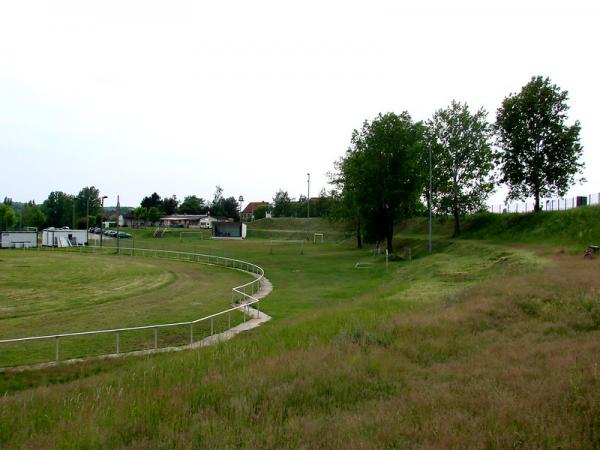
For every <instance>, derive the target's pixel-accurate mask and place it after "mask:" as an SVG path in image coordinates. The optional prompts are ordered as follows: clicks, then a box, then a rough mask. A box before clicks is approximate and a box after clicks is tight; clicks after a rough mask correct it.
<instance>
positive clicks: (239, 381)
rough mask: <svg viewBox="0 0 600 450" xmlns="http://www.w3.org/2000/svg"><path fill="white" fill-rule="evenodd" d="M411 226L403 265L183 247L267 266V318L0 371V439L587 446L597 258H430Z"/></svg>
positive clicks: (323, 253)
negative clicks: (233, 333)
mask: <svg viewBox="0 0 600 450" xmlns="http://www.w3.org/2000/svg"><path fill="white" fill-rule="evenodd" d="M292 225H293V224H292ZM292 225H289V226H292ZM277 226H281V223H279V224H277ZM289 226H288V228H283V229H288V230H290V228H289ZM294 226H295V225H294ZM319 226H323V225H322V224H319ZM417 228H418V227H415V229H414V232H413V233H408V232H406V230H405V231H404V232H403V233H402V234H401V235H399V238H398V240H397V241H396V242H395V244H396V246H397V248H401V247H402V246H404V245H410V246H411V247H413V248H414V253H413V254H414V256H415V259H414V260H413V261H410V262H408V261H401V260H397V261H393V262H391V263H390V265H389V267H388V269H387V271H386V266H385V263H384V260H383V257H382V256H381V255H373V254H372V253H371V252H370V250H369V249H364V250H357V249H354V248H352V247H351V246H350V245H338V244H333V243H327V244H323V245H313V244H310V245H308V244H305V245H304V246H303V251H302V252H300V247H299V246H295V245H294V244H289V245H287V246H286V245H282V246H279V247H277V248H271V246H270V244H269V240H268V239H251V240H247V241H244V242H239V241H236V242H227V241H225V242H223V241H218V242H212V241H208V242H200V241H199V240H198V242H192V241H190V242H187V243H186V245H188V246H189V247H190V248H193V247H194V246H196V245H198V246H202V247H203V248H204V249H205V250H207V251H212V252H220V253H222V254H225V255H227V256H235V257H240V258H242V259H247V260H249V261H253V262H255V263H257V264H259V265H261V266H262V267H264V268H265V270H266V273H267V276H268V277H269V278H270V279H271V281H272V282H273V285H274V291H273V293H272V294H271V295H270V296H268V297H267V298H266V299H265V300H264V302H263V308H264V309H265V310H266V311H267V313H269V314H271V315H272V316H273V318H274V320H272V321H270V322H268V323H266V324H265V325H263V326H261V327H260V328H258V329H256V330H253V331H251V332H248V333H244V334H242V335H240V336H238V337H236V338H235V339H233V340H231V341H228V342H226V343H223V344H220V345H218V346H216V347H212V348H206V349H202V350H199V351H191V352H182V353H177V354H160V355H152V356H145V357H136V358H129V359H127V360H120V361H117V362H114V361H95V362H88V363H83V364H81V365H78V366H76V367H62V368H61V367H59V368H53V369H45V370H40V371H35V372H23V373H14V372H11V373H3V374H2V376H1V377H0V386H1V387H2V388H3V390H4V391H5V392H8V393H9V394H8V395H5V396H4V397H3V398H1V399H0V446H5V447H8V448H20V447H39V448H124V447H127V448H232V447H240V448H373V449H375V448H449V447H454V448H480V447H486V448H550V447H552V448H598V446H599V445H600V421H599V420H598V417H600V406H599V405H600V380H599V378H598V376H599V375H598V370H597V364H598V362H597V355H598V354H600V344H599V343H600V339H599V338H600V319H599V317H600V316H599V315H598V311H600V298H599V295H598V293H599V292H600V280H599V279H598V276H597V274H598V270H599V269H600V266H599V264H600V259H596V260H591V261H588V260H583V259H582V258H581V257H580V256H573V255H568V254H564V253H559V252H555V251H552V252H551V251H546V252H545V253H544V256H541V255H539V254H537V253H535V252H533V251H531V250H529V249H528V247H527V246H524V245H520V246H519V247H515V246H506V245H503V244H500V243H499V242H500V241H496V242H492V243H489V242H482V241H480V240H450V239H443V238H440V237H438V238H437V239H436V241H435V243H434V249H435V254H434V255H433V256H427V254H426V252H425V248H426V247H425V241H424V240H423V239H422V237H421V236H420V234H419V233H420V231H419V230H418V229H417ZM274 229H279V228H274ZM291 231H294V230H293V229H292V230H291ZM299 231H300V232H303V231H304V230H299ZM143 233H145V232H144V231H136V238H137V239H139V240H140V241H141V240H143V239H144V235H143ZM155 242H156V244H157V245H160V246H161V247H162V248H173V249H179V248H181V245H182V244H180V243H179V240H178V238H177V237H166V238H162V239H156V240H155ZM151 243H152V241H149V244H151ZM0 255H2V254H1V253H0ZM356 262H370V263H372V266H371V267H370V268H369V269H363V270H358V269H355V268H354V265H355V264H356Z"/></svg>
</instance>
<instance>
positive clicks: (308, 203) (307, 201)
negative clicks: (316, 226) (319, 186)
mask: <svg viewBox="0 0 600 450" xmlns="http://www.w3.org/2000/svg"><path fill="white" fill-rule="evenodd" d="M306 175H307V176H308V180H307V182H308V195H307V196H306V217H307V218H310V173H307V174H306Z"/></svg>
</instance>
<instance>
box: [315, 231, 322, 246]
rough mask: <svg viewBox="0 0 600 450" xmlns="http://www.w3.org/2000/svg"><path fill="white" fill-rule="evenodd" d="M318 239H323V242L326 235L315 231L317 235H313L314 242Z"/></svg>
mask: <svg viewBox="0 0 600 450" xmlns="http://www.w3.org/2000/svg"><path fill="white" fill-rule="evenodd" d="M317 239H320V240H321V244H322V243H323V242H324V236H323V233H315V235H314V236H313V244H316V243H317Z"/></svg>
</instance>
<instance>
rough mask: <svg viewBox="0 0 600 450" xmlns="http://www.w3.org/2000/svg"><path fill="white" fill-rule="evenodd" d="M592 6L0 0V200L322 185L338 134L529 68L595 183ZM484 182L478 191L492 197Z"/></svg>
mask: <svg viewBox="0 0 600 450" xmlns="http://www.w3.org/2000/svg"><path fill="white" fill-rule="evenodd" d="M599 19H600V6H596V2H591V1H583V0H571V1H568V2H567V1H553V0H550V1H548V0H546V1H537V0H535V1H527V0H520V1H515V0H505V1H481V0H479V1H474V0H461V1H449V0H446V1H442V0H435V1H434V0H426V1H418V2H404V1H379V0H375V1H373V0H371V1H368V2H367V1H361V2H358V1H353V0H346V1H325V0H320V1H312V0H304V1H301V2H300V1H296V2H285V1H281V0H279V1H263V0H256V1H252V2H249V1H238V0H230V1H227V2H204V1H171V2H165V1H153V0H144V1H126V0H119V1H112V0H103V1H102V2H99V1H97V2H91V1H81V0H75V1H61V0H54V1H39V2H33V1H28V0H22V1H18V2H14V1H5V2H2V3H1V4H0V157H1V159H0V168H1V169H2V170H1V175H0V197H2V198H3V197H4V196H8V197H11V198H12V199H13V200H14V201H27V200H35V201H36V202H38V203H41V202H42V201H43V200H44V199H45V198H46V197H47V196H48V194H49V193H50V192H51V191H57V190H59V191H64V192H67V193H72V194H76V193H77V192H78V191H79V190H80V189H81V188H82V187H84V186H91V185H93V186H96V187H98V188H99V189H100V191H101V193H102V195H107V196H108V199H107V201H106V203H105V204H107V205H114V204H115V203H116V196H117V195H119V196H120V200H121V205H123V206H125V205H127V206H136V205H138V204H139V202H140V200H141V199H142V198H143V197H144V196H146V195H150V194H151V193H152V192H155V191H156V192H158V193H159V194H160V195H161V196H171V195H176V196H177V198H179V199H183V198H184V197H185V196H187V195H192V194H194V195H198V196H201V197H203V198H205V199H211V198H212V196H213V193H214V191H215V186H216V185H220V186H221V187H222V188H223V189H224V194H225V195H226V196H230V195H231V196H234V197H235V198H238V197H239V196H240V195H243V196H244V199H245V202H244V203H247V202H248V201H261V200H266V201H269V200H271V199H272V198H273V197H274V195H275V192H276V191H277V190H279V189H283V190H286V191H288V192H289V193H290V195H291V196H293V197H298V196H299V195H301V194H304V195H306V192H307V173H310V174H311V184H310V193H311V196H313V195H317V194H318V192H319V191H320V190H321V189H323V188H326V189H330V188H331V186H329V185H328V184H327V180H328V178H327V173H328V172H330V171H332V170H333V164H334V162H335V161H336V160H337V159H339V158H340V157H341V156H343V154H344V152H345V151H346V149H347V148H348V145H349V143H350V137H351V134H352V130H353V129H355V128H360V126H361V125H362V123H363V121H364V120H365V119H367V120H372V119H373V118H374V117H375V116H376V115H377V114H378V113H380V112H382V113H386V112H390V111H392V112H396V113H400V112H402V111H405V110H406V111H408V112H409V113H410V114H411V116H412V117H413V119H414V120H426V119H428V118H429V117H431V115H432V114H433V113H434V111H435V110H437V109H440V108H444V107H446V106H447V105H448V104H449V103H450V102H451V100H452V99H456V100H458V101H463V102H467V103H468V104H469V106H470V107H471V108H472V109H478V108H480V107H484V108H485V109H486V110H487V111H488V113H489V115H488V119H489V120H490V121H494V119H495V113H496V110H497V108H498V107H499V106H500V104H501V102H502V99H503V98H504V97H506V96H507V95H509V94H510V93H512V92H518V91H519V90H520V89H521V87H522V86H523V85H524V84H526V83H527V82H528V81H529V80H530V79H531V77H532V76H534V75H543V76H548V77H550V79H551V80H552V81H553V82H554V83H556V84H557V85H558V86H560V87H561V88H562V89H565V90H568V91H569V104H570V106H571V110H570V114H569V116H570V123H571V122H572V121H574V120H575V119H577V120H579V121H580V122H581V126H582V131H581V143H582V145H583V147H584V154H583V161H584V163H585V165H586V168H585V171H584V174H583V175H584V176H585V178H587V180H588V181H587V183H586V184H584V185H576V186H574V187H573V188H572V189H571V191H570V192H569V195H579V194H589V193H598V192H600V154H599V153H598V151H597V148H598V146H599V145H600V127H598V126H597V123H598V115H597V112H596V108H597V105H600V88H599V84H598V80H599V79H600V76H599V75H600V74H599V65H598V61H597V60H598V58H597V51H598V50H597V46H598V43H599V42H600V31H599V30H600V27H598V23H599ZM505 192H506V191H505V190H504V189H500V190H499V191H498V192H497V193H496V194H495V195H494V197H493V198H492V199H491V201H492V202H495V203H498V202H501V201H502V200H503V199H504V196H505Z"/></svg>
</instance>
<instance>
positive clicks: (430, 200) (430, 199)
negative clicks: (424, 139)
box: [428, 144, 432, 255]
mask: <svg viewBox="0 0 600 450" xmlns="http://www.w3.org/2000/svg"><path fill="white" fill-rule="evenodd" d="M431 183H432V181H431V144H430V145H429V196H428V197H429V248H428V250H429V254H430V255H431V250H432V248H431V247H432V245H431V237H432V236H431V234H432V233H431V231H432V230H431V206H432V205H431V203H432V198H431V191H432V189H431V188H432V184H431Z"/></svg>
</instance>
